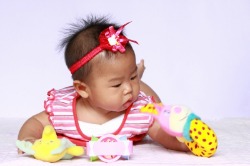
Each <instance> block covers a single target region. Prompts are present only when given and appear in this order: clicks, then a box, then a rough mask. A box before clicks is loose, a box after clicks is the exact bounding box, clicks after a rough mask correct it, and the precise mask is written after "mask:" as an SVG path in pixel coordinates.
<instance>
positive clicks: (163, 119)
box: [141, 103, 218, 157]
mask: <svg viewBox="0 0 250 166" xmlns="http://www.w3.org/2000/svg"><path fill="white" fill-rule="evenodd" d="M141 112H145V113H150V114H152V115H153V116H154V118H155V119H156V120H157V121H159V123H160V125H161V127H162V128H163V129H164V130H165V131H166V132H167V133H169V134H170V135H173V136H175V137H177V139H178V140H179V141H180V142H184V143H185V144H186V145H187V146H188V148H189V149H190V151H191V152H192V153H193V154H195V155H196V156H202V157H211V156H212V155H214V154H215V152H216V150H217V146H218V142H217V137H216V134H215V132H214V131H213V130H212V129H211V128H210V127H209V126H208V125H207V124H205V123H204V122H203V121H201V120H200V118H199V117H198V116H196V115H195V114H194V113H192V112H191V111H190V109H188V108H187V107H184V106H178V105H163V104H161V103H150V104H147V105H145V106H143V107H142V108H141Z"/></svg>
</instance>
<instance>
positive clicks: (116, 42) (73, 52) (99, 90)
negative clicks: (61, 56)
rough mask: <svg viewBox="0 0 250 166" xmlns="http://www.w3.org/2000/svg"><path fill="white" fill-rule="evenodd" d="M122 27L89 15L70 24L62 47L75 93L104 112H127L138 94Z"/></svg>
mask: <svg viewBox="0 0 250 166" xmlns="http://www.w3.org/2000/svg"><path fill="white" fill-rule="evenodd" d="M125 26H126V25H123V26H121V27H120V26H118V25H116V24H114V23H111V22H109V20H108V19H107V18H106V17H100V18H96V17H93V16H92V17H89V18H87V19H86V20H82V21H81V22H80V24H77V25H73V28H72V29H71V30H70V34H69V36H68V37H66V38H65V39H64V40H63V42H62V44H61V46H62V47H65V61H66V64H67V66H68V68H69V70H70V71H71V73H72V78H73V80H74V86H75V88H76V90H77V92H78V93H79V94H80V96H82V97H83V98H86V99H89V102H92V103H94V105H97V106H98V107H99V108H104V109H106V110H117V111H120V110H123V109H126V108H127V107H128V106H129V105H131V104H132V102H133V101H134V100H135V99H136V98H137V95H138V93H139V78H138V74H137V65H136V58H135V53H134V51H133V48H132V46H131V45H130V43H129V41H132V40H130V39H128V38H126V37H125V36H124V35H123V33H122V30H123V28H124V27H125ZM132 42H135V41H132ZM112 103H118V104H112ZM118 105H120V106H118Z"/></svg>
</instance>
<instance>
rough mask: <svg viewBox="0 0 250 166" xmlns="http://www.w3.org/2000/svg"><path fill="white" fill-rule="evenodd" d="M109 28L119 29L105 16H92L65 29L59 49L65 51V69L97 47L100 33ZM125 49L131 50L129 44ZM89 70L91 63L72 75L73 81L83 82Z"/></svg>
mask: <svg viewBox="0 0 250 166" xmlns="http://www.w3.org/2000/svg"><path fill="white" fill-rule="evenodd" d="M110 26H114V28H115V29H118V27H119V26H118V25H117V24H116V23H112V22H110V21H109V18H108V17H107V16H102V17H96V16H93V15H91V16H88V17H87V18H86V19H81V20H79V21H78V23H76V24H71V27H70V28H69V29H67V33H66V37H65V38H64V39H63V40H62V41H61V43H60V47H61V48H64V49H65V51H64V58H65V62H66V65H67V67H68V68H70V67H71V66H72V65H73V64H74V63H75V62H77V61H78V60H80V59H81V58H82V57H83V56H85V55H86V54H87V53H88V52H90V51H91V50H93V49H94V48H95V47H97V46H98V45H99V40H98V39H99V35H100V33H101V32H102V31H103V30H104V29H106V28H108V27H110ZM126 47H129V48H131V49H132V46H131V45H130V44H129V43H128V44H127V46H126ZM106 52H107V51H106ZM90 70H91V61H89V62H88V63H87V64H85V65H83V66H82V67H81V68H79V69H78V70H77V71H76V72H75V73H73V74H72V78H73V80H80V81H83V79H84V78H86V77H87V75H88V74H89V72H90Z"/></svg>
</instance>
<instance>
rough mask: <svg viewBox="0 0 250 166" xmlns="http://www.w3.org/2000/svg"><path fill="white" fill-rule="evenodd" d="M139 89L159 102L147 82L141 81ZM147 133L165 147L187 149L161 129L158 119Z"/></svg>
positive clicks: (179, 149)
mask: <svg viewBox="0 0 250 166" xmlns="http://www.w3.org/2000/svg"><path fill="white" fill-rule="evenodd" d="M140 88H141V91H143V92H144V93H145V94H146V95H148V96H153V97H154V100H155V102H156V103H160V102H161V100H160V98H159V96H158V95H157V94H156V93H155V92H154V90H153V89H151V88H150V87H149V86H148V85H147V84H145V83H144V82H142V81H141V84H140ZM148 135H149V136H150V137H151V138H152V139H153V140H154V141H156V142H158V143H160V144H161V145H163V146H164V147H165V148H167V149H172V150H178V151H189V150H188V147H187V146H186V145H185V144H184V143H181V142H179V141H178V140H177V138H176V137H174V136H171V135H169V134H168V133H166V132H165V131H164V130H163V129H161V127H160V124H159V123H158V121H156V120H155V121H154V123H153V125H152V126H151V127H150V129H149V131H148Z"/></svg>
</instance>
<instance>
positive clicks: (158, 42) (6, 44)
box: [0, 0, 250, 119]
mask: <svg viewBox="0 0 250 166" xmlns="http://www.w3.org/2000/svg"><path fill="white" fill-rule="evenodd" d="M90 13H92V14H97V15H103V14H105V15H106V14H109V15H110V16H111V17H112V18H113V19H114V21H116V22H118V23H120V24H123V23H125V22H128V21H133V22H132V23H131V24H129V25H128V26H127V27H126V34H127V35H128V37H129V38H131V39H135V40H137V41H138V42H139V43H140V45H139V46H138V45H133V46H134V49H135V51H136V54H137V60H138V61H139V60H140V59H141V58H143V59H145V65H146V71H145V74H144V76H143V80H144V81H145V82H147V83H148V84H149V85H150V86H151V87H153V89H154V90H155V91H156V92H157V93H158V94H159V96H160V97H161V99H162V101H163V102H164V103H169V104H184V105H187V106H189V107H191V108H192V109H193V111H194V112H196V113H197V114H198V115H200V116H201V117H203V118H206V119H220V118H226V117H250V77H249V76H250V44H249V43H250V1H248V0H245V1H243V0H237V1H236V0H235V1H234V0H231V1H230V0H197V1H195V0H193V1H191V0H178V1H174V0H172V1H170V0H144V1H135V0H126V1H117V0H116V1H115V0H105V1H102V0H89V1H84V0H71V1H70V0H52V1H51V0H43V1H33V0H22V1H18V0H16V1H13V0H8V1H4V0H0V23H1V27H0V72H1V73H0V74H1V86H0V93H1V96H0V98H1V112H0V117H6V118H8V117H29V116H31V115H33V114H35V113H37V112H40V111H42V110H43V101H44V99H45V97H46V92H47V91H48V90H50V89H51V88H56V89H58V88H62V87H64V86H68V85H71V84H72V82H71V77H70V73H69V71H68V70H67V68H66V65H65V64H64V58H63V52H59V51H58V48H57V46H58V44H59V41H60V39H62V37H63V33H62V31H63V29H65V28H67V27H68V24H69V23H72V22H76V20H77V19H79V18H82V17H85V16H86V15H88V14H90Z"/></svg>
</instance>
